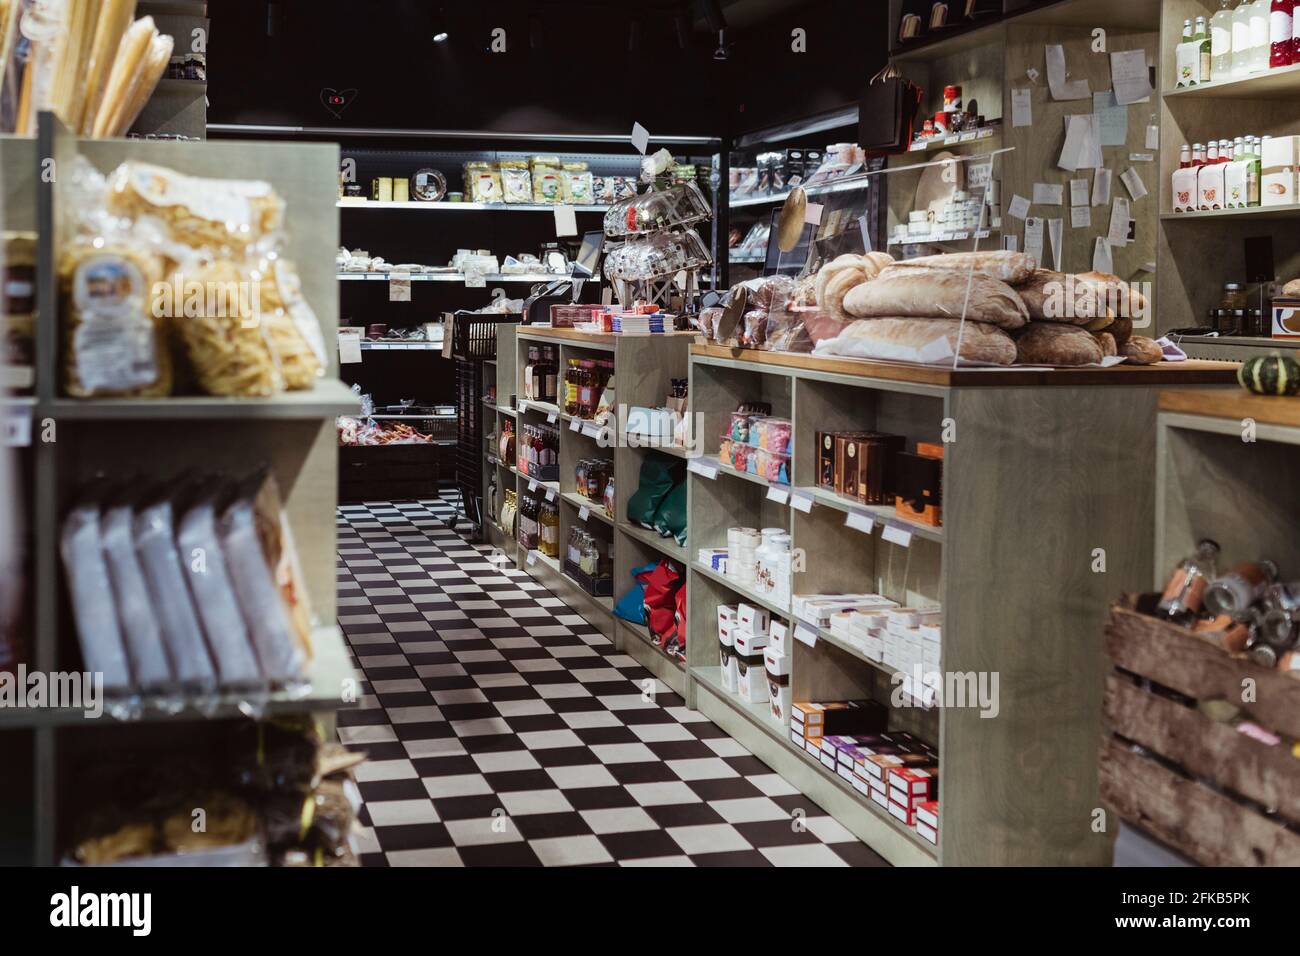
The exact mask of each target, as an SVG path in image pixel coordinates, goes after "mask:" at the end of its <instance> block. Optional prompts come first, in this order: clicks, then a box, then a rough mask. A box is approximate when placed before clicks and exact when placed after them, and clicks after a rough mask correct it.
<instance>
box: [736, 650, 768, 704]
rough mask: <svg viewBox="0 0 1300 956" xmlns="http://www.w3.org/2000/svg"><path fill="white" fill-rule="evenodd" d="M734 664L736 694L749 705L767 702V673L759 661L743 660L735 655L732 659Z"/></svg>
mask: <svg viewBox="0 0 1300 956" xmlns="http://www.w3.org/2000/svg"><path fill="white" fill-rule="evenodd" d="M732 659H733V660H734V661H735V662H736V694H737V696H739V697H740V699H741V700H743V701H745V702H746V703H749V704H761V703H764V702H766V701H767V671H766V670H764V669H763V665H762V663H761V659H760V660H759V661H754V660H752V659H751V660H745V659H743V658H741V657H740V655H739V654H737V655H736V656H735V657H734V658H732Z"/></svg>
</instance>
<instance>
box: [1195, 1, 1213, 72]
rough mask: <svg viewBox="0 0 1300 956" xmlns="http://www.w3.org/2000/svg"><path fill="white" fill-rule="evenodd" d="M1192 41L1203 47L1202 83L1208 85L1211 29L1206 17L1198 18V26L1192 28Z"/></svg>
mask: <svg viewBox="0 0 1300 956" xmlns="http://www.w3.org/2000/svg"><path fill="white" fill-rule="evenodd" d="M1192 39H1193V40H1194V41H1195V42H1197V43H1199V44H1200V45H1201V82H1202V83H1208V82H1209V80H1210V59H1211V58H1210V27H1209V25H1208V24H1207V23H1206V22H1205V17H1197V18H1196V25H1195V26H1194V27H1192Z"/></svg>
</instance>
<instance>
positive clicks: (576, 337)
mask: <svg viewBox="0 0 1300 956" xmlns="http://www.w3.org/2000/svg"><path fill="white" fill-rule="evenodd" d="M518 334H519V335H522V336H524V337H525V338H534V337H536V338H545V339H557V340H558V341H561V342H572V343H574V344H575V345H604V346H611V345H613V344H614V343H615V342H617V341H618V340H619V339H622V338H640V339H645V338H651V337H654V338H673V337H680V336H694V335H699V333H698V332H692V331H688V332H618V333H614V332H583V331H581V330H579V329H556V328H552V327H551V326H549V325H521V326H519V330H518Z"/></svg>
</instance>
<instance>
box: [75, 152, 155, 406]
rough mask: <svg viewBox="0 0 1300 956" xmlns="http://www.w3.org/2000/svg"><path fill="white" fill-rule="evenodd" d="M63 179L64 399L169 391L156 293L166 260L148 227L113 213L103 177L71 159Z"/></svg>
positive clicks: (79, 160) (93, 169) (88, 165)
mask: <svg viewBox="0 0 1300 956" xmlns="http://www.w3.org/2000/svg"><path fill="white" fill-rule="evenodd" d="M72 167H73V168H72V170H71V172H70V173H69V174H68V175H69V176H70V182H69V185H68V188H69V190H70V195H71V197H72V199H71V201H70V202H69V204H68V206H69V208H70V209H72V210H74V212H73V213H72V216H71V221H70V222H68V223H67V224H66V225H67V231H68V233H69V234H70V235H71V237H72V238H71V239H70V240H69V241H68V242H67V243H66V244H65V245H64V246H63V248H62V249H60V250H59V257H58V258H59V262H58V273H59V289H60V314H61V316H62V323H63V335H62V339H63V371H64V381H65V385H66V388H67V392H68V394H69V395H72V396H74V397H78V398H85V397H90V396H104V395H114V396H161V395H167V394H169V393H170V392H171V387H172V368H171V357H170V355H169V354H168V350H167V337H166V333H167V328H166V322H165V320H163V319H162V318H159V317H158V316H157V315H156V314H155V309H154V294H155V290H156V287H157V284H158V282H159V280H160V279H161V278H162V276H163V272H164V263H163V259H162V257H161V256H159V255H158V254H157V252H156V251H155V250H156V249H157V247H158V243H157V239H158V236H157V234H156V233H154V232H153V231H152V230H151V229H150V227H148V226H141V225H140V224H137V223H132V222H129V221H124V220H121V219H117V218H115V217H113V216H111V215H110V214H109V213H108V212H107V210H106V209H105V206H104V178H103V176H102V175H100V173H99V172H98V171H97V170H96V169H95V168H94V167H93V166H92V165H91V164H90V163H89V162H88V161H87V160H86V159H85V158H84V157H77V159H76V161H75V162H74V163H73V164H72Z"/></svg>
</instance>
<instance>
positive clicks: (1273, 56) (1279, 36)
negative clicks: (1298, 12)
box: [1268, 0, 1296, 69]
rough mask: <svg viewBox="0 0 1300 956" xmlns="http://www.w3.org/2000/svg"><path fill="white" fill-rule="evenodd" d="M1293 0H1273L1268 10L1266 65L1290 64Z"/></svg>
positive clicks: (1292, 45)
mask: <svg viewBox="0 0 1300 956" xmlns="http://www.w3.org/2000/svg"><path fill="white" fill-rule="evenodd" d="M1295 5H1296V3H1295V0H1273V5H1272V6H1271V7H1269V11H1268V65H1269V68H1270V69H1272V68H1274V67H1278V66H1290V65H1291V63H1292V62H1293V60H1292V52H1291V51H1292V48H1293V47H1294V45H1295V40H1294V31H1293V23H1292V19H1293V18H1292V13H1293V11H1294V9H1295Z"/></svg>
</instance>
